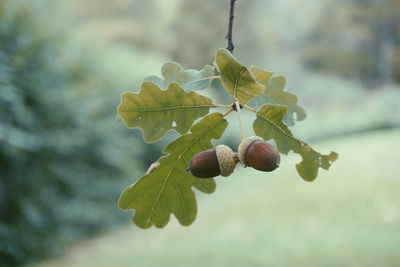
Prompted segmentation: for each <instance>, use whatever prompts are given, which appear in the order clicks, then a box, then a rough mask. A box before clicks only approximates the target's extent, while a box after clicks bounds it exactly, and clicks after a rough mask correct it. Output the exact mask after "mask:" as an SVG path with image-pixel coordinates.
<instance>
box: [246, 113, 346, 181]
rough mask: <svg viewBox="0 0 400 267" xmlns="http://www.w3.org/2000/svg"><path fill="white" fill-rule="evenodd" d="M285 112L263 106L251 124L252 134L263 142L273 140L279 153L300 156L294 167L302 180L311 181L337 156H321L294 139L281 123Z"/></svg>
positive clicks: (331, 154)
mask: <svg viewBox="0 0 400 267" xmlns="http://www.w3.org/2000/svg"><path fill="white" fill-rule="evenodd" d="M286 112H287V108H286V107H284V106H272V105H265V106H263V107H262V108H261V110H260V111H258V112H257V119H256V120H255V121H254V123H253V128H254V132H255V133H256V135H258V136H260V137H262V138H263V139H264V140H269V139H274V140H275V143H276V145H277V147H278V150H279V152H281V153H284V154H288V153H289V151H291V150H292V151H293V152H294V153H297V154H300V156H301V157H302V161H301V162H300V163H298V164H297V165H296V169H297V171H298V173H299V174H300V176H301V177H302V178H303V179H304V180H306V181H313V180H314V179H315V178H316V177H317V175H318V168H319V167H321V168H323V169H325V170H328V169H329V167H330V165H331V163H332V162H334V161H335V160H336V159H337V158H338V154H336V153H335V152H331V153H330V154H329V155H322V154H320V153H318V152H316V151H315V150H314V149H312V148H311V147H310V146H309V145H308V144H306V143H304V142H302V141H300V140H298V139H296V138H295V137H294V136H293V135H292V133H291V132H290V130H289V128H288V127H287V126H286V125H285V124H284V123H283V121H282V120H283V118H284V116H285V115H286Z"/></svg>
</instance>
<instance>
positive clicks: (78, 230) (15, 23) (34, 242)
mask: <svg viewBox="0 0 400 267" xmlns="http://www.w3.org/2000/svg"><path fill="white" fill-rule="evenodd" d="M51 6H53V5H52V1H36V0H35V1H29V2H26V1H24V0H3V1H1V2H0V173H1V177H0V218H1V221H0V265H1V266H14V265H19V264H23V263H27V262H30V261H32V260H35V259H38V258H41V257H45V256H48V255H51V254H52V253H55V252H58V251H59V250H60V248H62V245H63V244H65V243H66V242H68V241H72V240H74V239H76V238H78V237H82V236H85V235H89V234H93V233H96V232H98V231H99V230H101V229H105V228H106V227H109V226H110V225H112V224H114V223H116V222H119V221H121V219H122V218H125V221H126V216H130V215H128V214H124V213H122V212H120V211H119V210H118V209H117V208H116V203H117V199H118V196H119V194H120V191H121V190H122V189H123V187H124V186H125V184H126V180H125V179H126V177H137V176H139V172H140V171H142V169H141V167H140V166H141V164H140V162H138V161H137V158H138V157H137V155H139V153H140V152H141V151H142V146H141V145H139V144H133V142H135V140H136V139H135V138H134V137H133V136H132V133H131V132H129V136H130V137H128V136H127V134H126V133H127V131H126V130H125V129H124V127H118V128H115V127H110V125H117V124H116V113H115V106H116V105H117V103H118V101H119V94H120V92H121V90H123V89H125V88H126V87H125V85H126V83H127V81H129V82H131V81H130V80H129V79H127V78H122V77H116V76H114V74H113V73H110V72H108V71H109V68H107V64H109V62H108V61H107V60H106V58H104V61H103V62H102V64H98V62H96V61H95V60H93V59H89V58H90V55H91V54H93V58H97V56H98V55H96V53H95V52H93V51H92V50H91V48H90V47H85V46H83V45H82V44H81V45H80V46H79V48H78V47H77V46H76V47H75V49H71V48H72V46H71V45H68V43H70V42H69V41H68V34H67V32H66V31H64V30H61V29H56V28H52V27H53V26H54V25H55V24H62V16H60V15H59V14H58V13H55V14H58V15H57V20H58V22H56V20H55V19H54V18H52V17H51V16H48V14H49V13H44V12H48V10H49V9H51ZM51 21H54V23H51ZM77 48H78V49H77ZM119 78H121V79H119ZM111 88H113V89H112V90H111ZM115 89H120V90H115ZM140 143H141V142H140ZM130 148H131V149H130ZM135 158H136V159H135ZM135 160H136V161H135ZM140 160H146V159H145V158H144V159H143V158H140Z"/></svg>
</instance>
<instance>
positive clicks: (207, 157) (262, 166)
mask: <svg viewBox="0 0 400 267" xmlns="http://www.w3.org/2000/svg"><path fill="white" fill-rule="evenodd" d="M239 161H240V162H241V163H242V164H243V166H244V167H247V166H249V167H253V168H254V169H256V170H259V171H264V172H271V171H273V170H275V169H276V168H278V167H279V163H280V156H279V152H278V151H277V150H276V149H275V148H274V147H273V146H272V145H271V144H269V143H267V142H265V141H264V140H263V139H262V138H261V137H258V136H251V137H247V138H245V139H244V140H243V141H242V142H241V143H240V145H239V148H238V152H237V153H235V152H233V151H232V149H230V148H229V147H228V146H226V145H218V146H216V147H215V148H213V149H208V150H205V151H202V152H200V153H198V154H197V155H195V156H194V157H193V158H192V160H191V161H190V162H189V167H188V169H187V170H188V171H189V172H190V173H191V174H192V175H193V176H196V177H199V178H212V177H215V176H218V175H222V176H229V175H230V174H231V173H232V172H233V171H234V170H235V167H236V164H237V163H238V162H239Z"/></svg>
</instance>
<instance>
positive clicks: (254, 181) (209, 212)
mask: <svg viewBox="0 0 400 267" xmlns="http://www.w3.org/2000/svg"><path fill="white" fill-rule="evenodd" d="M313 146H314V147H316V148H317V149H318V150H320V151H323V152H329V151H330V149H333V150H335V151H336V152H338V153H339V155H340V159H339V160H338V161H337V162H336V163H335V164H334V165H333V167H332V169H331V171H329V172H326V171H321V173H320V175H319V177H318V179H317V180H316V181H314V182H312V183H308V182H304V181H302V180H301V179H300V177H299V176H298V175H297V173H296V172H295V169H294V164H295V162H296V161H298V158H297V156H289V157H282V164H281V167H280V168H279V169H278V171H276V172H274V173H273V174H267V173H260V172H256V171H254V170H251V169H246V170H244V169H242V168H241V167H240V166H239V167H238V170H237V171H236V172H235V174H234V175H233V176H232V177H229V178H218V179H217V182H218V188H217V191H216V192H215V193H214V194H212V195H200V194H199V198H198V216H197V219H196V221H195V222H194V224H193V225H191V226H190V227H182V226H180V225H179V224H177V222H176V220H175V219H171V222H170V223H169V225H167V227H166V228H164V229H149V230H140V229H137V228H136V227H134V226H133V225H127V226H126V227H123V228H121V229H119V230H117V231H114V232H111V233H108V234H106V235H104V236H100V237H98V238H96V239H93V240H90V241H87V242H84V243H81V244H79V245H76V246H74V247H72V248H71V249H70V250H68V251H67V252H66V254H65V256H64V257H63V258H60V259H58V260H53V261H48V262H44V263H41V264H38V265H36V267H39V266H42V267H45V266H46V267H47V266H63V267H67V266H68V267H69V266H71V267H72V266H74V267H76V266H85V267H90V266H96V267H103V266H104V267H105V266H107V267H108V266H185V267H186V266H191V267H192V266H380V267H382V266H400V156H399V154H398V153H399V152H400V131H399V130H395V131H385V132H375V133H370V134H365V135H357V136H352V137H346V138H341V139H336V140H331V141H329V142H324V143H319V144H313Z"/></svg>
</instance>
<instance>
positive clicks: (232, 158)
mask: <svg viewBox="0 0 400 267" xmlns="http://www.w3.org/2000/svg"><path fill="white" fill-rule="evenodd" d="M237 162H238V158H237V154H236V153H234V152H233V151H232V149H230V148H229V147H227V146H225V145H218V146H216V147H215V148H213V149H207V150H205V151H202V152H200V153H198V154H197V155H195V156H194V157H193V158H192V159H191V160H190V162H189V167H188V169H187V171H189V172H190V173H191V174H192V175H193V176H196V177H198V178H212V177H215V176H218V175H222V176H229V175H230V174H231V173H232V172H233V171H234V170H235V167H236V163H237Z"/></svg>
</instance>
